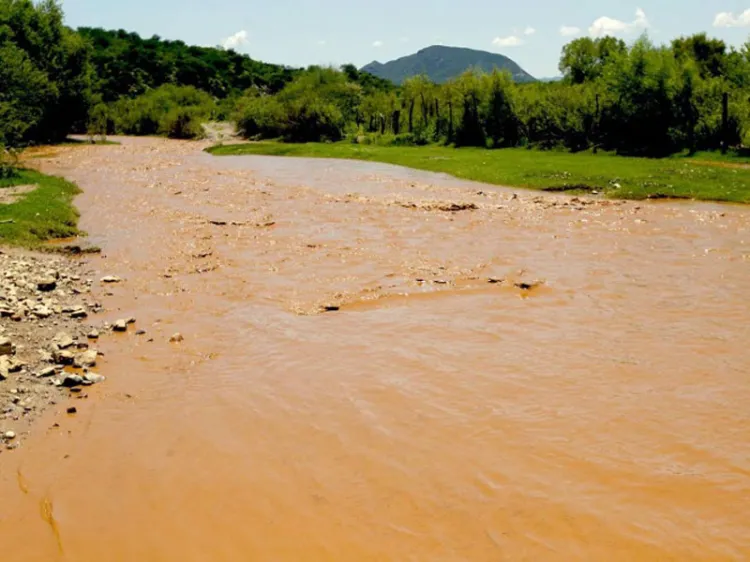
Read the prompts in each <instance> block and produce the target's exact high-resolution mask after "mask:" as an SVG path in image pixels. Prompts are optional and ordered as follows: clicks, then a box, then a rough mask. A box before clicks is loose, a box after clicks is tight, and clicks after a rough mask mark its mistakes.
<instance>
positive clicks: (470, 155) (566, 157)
mask: <svg viewBox="0 0 750 562" xmlns="http://www.w3.org/2000/svg"><path fill="white" fill-rule="evenodd" d="M208 152H210V153H212V154H215V155H242V154H258V155H268V156H304V157H313V158H345V159H351V160H366V161H374V162H384V163H387V164H396V165H399V166H406V167H409V168H416V169H419V170H427V171H430V172H443V173H446V174H450V175H452V176H455V177H457V178H462V179H467V180H474V181H479V182H484V183H490V184H495V185H505V186H512V187H524V188H531V189H541V190H545V191H573V192H576V191H578V192H586V191H597V192H601V193H604V194H606V195H607V196H609V197H614V198H623V199H648V198H685V199H702V200H710V201H730V202H736V203H750V158H743V157H739V156H733V155H726V156H721V155H714V154H713V153H699V154H696V155H695V156H692V157H686V156H684V155H678V156H674V157H671V158H662V159H651V158H629V157H623V156H616V155H613V154H609V153H599V154H592V153H590V152H587V153H579V154H571V153H568V152H558V151H539V150H528V149H525V148H512V149H503V150H485V149H481V148H461V149H455V148H450V147H443V146H424V147H391V146H373V145H357V144H352V143H343V142H342V143H333V144H322V143H310V144H283V143H278V142H257V143H245V144H234V145H221V146H215V147H212V148H209V149H208Z"/></svg>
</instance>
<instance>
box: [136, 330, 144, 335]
mask: <svg viewBox="0 0 750 562" xmlns="http://www.w3.org/2000/svg"><path fill="white" fill-rule="evenodd" d="M135 335H136V336H145V335H146V330H138V331H137V332H136V333H135Z"/></svg>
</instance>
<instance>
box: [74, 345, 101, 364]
mask: <svg viewBox="0 0 750 562" xmlns="http://www.w3.org/2000/svg"><path fill="white" fill-rule="evenodd" d="M97 355H98V354H97V352H96V350H95V349H89V350H88V351H84V352H83V353H79V354H78V355H76V357H75V359H74V361H73V366H74V367H78V368H84V367H93V366H94V365H96V358H97Z"/></svg>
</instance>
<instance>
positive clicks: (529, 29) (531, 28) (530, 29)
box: [523, 26, 536, 35]
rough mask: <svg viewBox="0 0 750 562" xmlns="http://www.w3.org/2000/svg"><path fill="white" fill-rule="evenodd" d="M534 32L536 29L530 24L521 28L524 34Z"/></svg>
mask: <svg viewBox="0 0 750 562" xmlns="http://www.w3.org/2000/svg"><path fill="white" fill-rule="evenodd" d="M535 33H536V29H534V28H533V27H531V26H528V27H527V28H526V29H524V30H523V34H524V35H534V34H535Z"/></svg>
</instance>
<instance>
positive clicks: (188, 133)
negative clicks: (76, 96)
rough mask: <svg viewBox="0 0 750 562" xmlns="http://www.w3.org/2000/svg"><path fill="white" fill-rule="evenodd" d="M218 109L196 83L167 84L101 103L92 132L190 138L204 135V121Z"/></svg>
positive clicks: (92, 119) (93, 113)
mask: <svg viewBox="0 0 750 562" xmlns="http://www.w3.org/2000/svg"><path fill="white" fill-rule="evenodd" d="M216 111H217V105H216V102H215V101H214V99H213V98H212V97H211V96H210V95H209V94H207V93H206V92H203V91H201V90H198V89H196V88H194V87H192V86H172V85H164V86H160V87H159V88H156V89H155V90H149V91H148V92H146V93H145V94H142V95H140V96H138V97H137V98H134V99H129V98H122V99H120V100H118V101H116V102H114V103H112V104H109V105H105V104H99V105H97V106H94V108H93V109H92V111H91V114H90V119H89V126H88V132H89V134H90V135H92V136H95V135H105V134H112V133H117V134H124V135H157V134H159V135H166V136H168V137H170V138H177V139H190V138H197V137H199V136H201V135H202V132H203V129H202V123H204V122H206V121H208V120H209V119H210V118H211V117H212V116H214V114H215V113H216Z"/></svg>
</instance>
